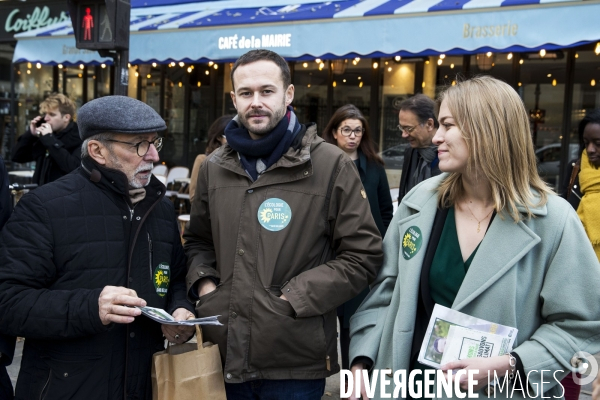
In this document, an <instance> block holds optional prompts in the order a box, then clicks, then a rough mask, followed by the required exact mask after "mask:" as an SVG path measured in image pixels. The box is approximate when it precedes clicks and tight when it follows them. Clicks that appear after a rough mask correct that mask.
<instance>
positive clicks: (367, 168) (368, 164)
mask: <svg viewBox="0 0 600 400" xmlns="http://www.w3.org/2000/svg"><path fill="white" fill-rule="evenodd" d="M358 173H359V175H360V181H361V182H362V184H363V187H364V188H365V191H366V192H367V199H369V205H370V206H371V214H373V219H374V220H375V224H376V225H377V228H378V229H379V232H380V233H381V237H384V236H385V232H386V231H387V228H388V226H389V225H390V221H391V220H392V217H393V216H394V206H393V204H392V196H391V195H390V185H389V183H388V179H387V175H386V173H385V168H384V167H383V165H380V164H377V163H376V162H373V161H367V157H366V156H365V155H364V154H363V152H362V151H360V150H359V151H358Z"/></svg>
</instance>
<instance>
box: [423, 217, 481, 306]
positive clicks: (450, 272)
mask: <svg viewBox="0 0 600 400" xmlns="http://www.w3.org/2000/svg"><path fill="white" fill-rule="evenodd" d="M477 249H479V245H477V247H476V248H475V250H473V253H471V255H470V256H469V258H468V259H467V261H463V258H462V253H461V251H460V244H459V243H458V234H457V233H456V221H455V219H454V207H451V208H450V209H449V210H448V216H447V217H446V222H445V223H444V229H443V230H442V235H441V236H440V241H439V242H438V245H437V249H436V251H435V256H434V257H433V261H432V263H431V270H430V271H429V291H430V293H431V298H432V299H433V301H434V303H436V304H440V305H442V306H444V307H448V308H450V307H452V303H454V299H455V298H456V295H457V294H458V289H460V285H462V282H463V280H464V279H465V275H466V274H467V271H468V270H469V267H470V266H471V262H472V261H473V258H474V257H475V253H477Z"/></svg>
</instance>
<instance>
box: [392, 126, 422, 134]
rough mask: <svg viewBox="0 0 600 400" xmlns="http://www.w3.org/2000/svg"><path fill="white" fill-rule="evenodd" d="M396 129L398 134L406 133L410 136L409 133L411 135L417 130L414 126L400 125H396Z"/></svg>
mask: <svg viewBox="0 0 600 400" xmlns="http://www.w3.org/2000/svg"><path fill="white" fill-rule="evenodd" d="M396 127H397V128H398V130H399V131H400V132H406V133H408V134H411V133H413V131H414V130H415V129H417V127H416V126H402V125H396Z"/></svg>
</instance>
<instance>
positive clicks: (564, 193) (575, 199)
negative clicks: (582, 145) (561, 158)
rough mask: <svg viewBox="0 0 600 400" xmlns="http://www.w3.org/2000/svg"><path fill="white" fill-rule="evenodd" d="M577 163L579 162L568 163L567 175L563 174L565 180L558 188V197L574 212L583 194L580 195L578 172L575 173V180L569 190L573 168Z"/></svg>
mask: <svg viewBox="0 0 600 400" xmlns="http://www.w3.org/2000/svg"><path fill="white" fill-rule="evenodd" d="M578 162H579V160H571V161H570V162H569V165H568V166H567V173H566V174H565V179H564V181H563V184H562V186H561V188H560V196H561V197H562V198H564V199H566V200H567V201H568V202H569V204H571V206H573V208H574V209H575V210H577V207H579V202H580V201H581V198H582V197H583V193H581V187H580V186H579V172H577V175H576V176H575V180H574V181H573V186H571V188H569V183H570V182H571V175H572V174H573V168H574V167H575V164H576V163H578Z"/></svg>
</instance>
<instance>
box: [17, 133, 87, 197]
mask: <svg viewBox="0 0 600 400" xmlns="http://www.w3.org/2000/svg"><path fill="white" fill-rule="evenodd" d="M81 144H82V140H81V138H80V137H79V129H78V128H77V124H76V123H75V122H70V123H69V125H67V127H66V128H65V129H63V130H62V131H60V132H56V133H53V134H51V135H44V136H41V137H39V138H38V137H37V136H35V135H32V134H31V132H29V129H27V131H26V132H25V133H24V134H22V135H21V136H20V137H19V140H18V141H17V144H16V145H15V146H14V147H13V149H12V155H11V158H12V160H13V161H14V162H18V163H26V162H30V161H35V172H34V173H33V179H32V183H37V184H38V185H43V184H44V183H48V182H53V181H55V180H57V179H58V178H60V177H62V176H65V175H66V174H68V173H69V172H71V171H74V170H75V169H77V167H79V164H80V163H81Z"/></svg>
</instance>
